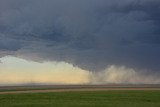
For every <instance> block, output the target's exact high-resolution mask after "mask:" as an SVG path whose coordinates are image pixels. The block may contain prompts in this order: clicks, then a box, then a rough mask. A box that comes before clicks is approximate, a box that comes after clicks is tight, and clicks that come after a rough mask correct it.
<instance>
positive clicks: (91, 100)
mask: <svg viewBox="0 0 160 107" xmlns="http://www.w3.org/2000/svg"><path fill="white" fill-rule="evenodd" d="M12 88H13V87H12ZM16 88H17V87H16ZM47 88H48V87H47ZM52 88H53V87H52ZM61 88H62V87H61ZM4 89H6V87H5V88H3V90H2V88H1V92H0V107H160V90H159V88H144V87H143V88H142V87H141V88H137V87H136V88H133V87H132V88H131V87H130V88H124V87H123V88H111V87H109V88H103V87H99V88H93V87H92V88H91V87H90V88H82V89H79V88H75V87H73V88H71V89H68V88H67V89H64V88H62V89H60V88H58V89H55V88H54V89H44V90H43V89H42V87H41V88H39V90H37V88H34V90H33V88H29V89H27V91H26V90H25V87H23V88H22V87H21V88H19V89H18V90H14V91H12V90H7V91H5V90H4ZM7 89H8V88H7ZM20 89H21V90H20ZM28 90H29V91H28Z"/></svg>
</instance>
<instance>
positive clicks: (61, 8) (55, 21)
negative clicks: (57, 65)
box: [0, 0, 160, 75]
mask: <svg viewBox="0 0 160 107" xmlns="http://www.w3.org/2000/svg"><path fill="white" fill-rule="evenodd" d="M159 31H160V1H159V0H121V1H119V0H92V1H91V0H45V1H44V0H1V1H0V57H4V56H6V55H12V56H16V57H20V58H24V59H27V60H33V61H37V62H45V61H57V62H61V61H63V62H66V63H71V64H73V65H74V66H78V67H79V68H81V69H85V70H89V71H94V72H98V71H103V70H104V69H106V67H107V66H110V65H115V66H125V67H127V68H133V69H135V70H136V71H137V72H138V71H142V70H143V72H144V73H145V74H147V75H148V74H153V75H155V74H160V73H159V71H160V60H159V55H160V32H159ZM116 73H119V72H116ZM123 73H124V72H122V74H123ZM108 75H109V74H108ZM135 75H137V74H135Z"/></svg>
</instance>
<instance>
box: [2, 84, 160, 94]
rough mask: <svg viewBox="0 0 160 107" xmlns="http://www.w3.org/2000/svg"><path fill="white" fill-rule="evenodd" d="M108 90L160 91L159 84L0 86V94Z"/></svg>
mask: <svg viewBox="0 0 160 107" xmlns="http://www.w3.org/2000/svg"><path fill="white" fill-rule="evenodd" d="M109 90H160V85H159V84H154V85H153V84H143V85H133V84H132V85H130V84H127V85H126V84H120V85H119V84H118V85H117V84H109V85H27V86H0V94H16V93H44V92H67V91H68V92H69V91H109Z"/></svg>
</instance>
